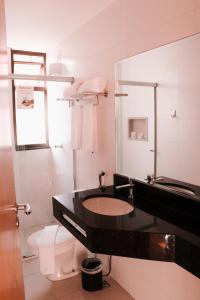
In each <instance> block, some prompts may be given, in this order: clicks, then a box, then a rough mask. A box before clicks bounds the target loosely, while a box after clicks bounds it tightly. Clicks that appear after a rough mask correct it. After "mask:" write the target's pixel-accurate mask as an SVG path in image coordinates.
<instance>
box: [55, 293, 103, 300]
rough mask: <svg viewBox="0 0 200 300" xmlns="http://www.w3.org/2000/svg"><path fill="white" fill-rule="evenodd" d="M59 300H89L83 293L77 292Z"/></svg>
mask: <svg viewBox="0 0 200 300" xmlns="http://www.w3.org/2000/svg"><path fill="white" fill-rule="evenodd" d="M58 300H87V299H86V298H85V296H84V294H83V293H81V292H80V291H76V292H73V293H71V294H69V295H66V296H64V297H61V298H59V299H58ZM105 300H106V299H105Z"/></svg>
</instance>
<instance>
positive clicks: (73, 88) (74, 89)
mask: <svg viewBox="0 0 200 300" xmlns="http://www.w3.org/2000/svg"><path fill="white" fill-rule="evenodd" d="M82 83H83V81H82V80H77V81H75V82H74V83H73V84H72V85H70V86H69V87H67V88H65V89H64V92H63V97H64V98H71V97H76V95H77V94H78V89H79V87H80V85H81V84H82Z"/></svg>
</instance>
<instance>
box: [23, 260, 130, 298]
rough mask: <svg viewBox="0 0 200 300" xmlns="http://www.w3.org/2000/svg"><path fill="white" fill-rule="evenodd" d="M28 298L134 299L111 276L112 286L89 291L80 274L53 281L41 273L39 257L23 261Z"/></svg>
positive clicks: (109, 279)
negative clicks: (83, 285) (85, 287)
mask: <svg viewBox="0 0 200 300" xmlns="http://www.w3.org/2000/svg"><path fill="white" fill-rule="evenodd" d="M23 269H24V285H25V295H26V300H47V299H48V300H134V299H133V298H132V297H131V296H130V295H129V294H128V293H127V292H126V291H125V290H124V289H123V288H122V287H121V286H120V285H118V284H117V283H116V281H114V280H113V279H112V278H111V277H110V278H108V279H106V280H107V281H108V282H109V283H110V285H111V286H110V287H108V288H104V289H103V290H101V291H96V292H87V291H85V290H83V289H82V287H81V280H80V276H74V277H72V278H69V279H66V280H61V281H56V282H52V281H49V280H48V279H46V278H45V277H44V276H42V275H41V274H40V273H39V264H38V260H37V259H33V260H29V261H25V262H23Z"/></svg>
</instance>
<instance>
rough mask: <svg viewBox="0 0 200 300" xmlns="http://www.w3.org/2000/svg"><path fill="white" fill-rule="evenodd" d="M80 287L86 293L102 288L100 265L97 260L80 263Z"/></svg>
mask: <svg viewBox="0 0 200 300" xmlns="http://www.w3.org/2000/svg"><path fill="white" fill-rule="evenodd" d="M81 278H82V287H83V288H84V289H85V290H86V291H97V290H101V289H102V287H103V280H102V263H101V260H100V259H98V258H86V259H84V260H83V261H82V263H81Z"/></svg>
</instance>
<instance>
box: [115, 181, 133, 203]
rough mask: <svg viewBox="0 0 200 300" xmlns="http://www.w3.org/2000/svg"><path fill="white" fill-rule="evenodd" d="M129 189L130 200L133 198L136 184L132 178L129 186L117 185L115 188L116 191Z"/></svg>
mask: <svg viewBox="0 0 200 300" xmlns="http://www.w3.org/2000/svg"><path fill="white" fill-rule="evenodd" d="M127 187H129V198H131V199H132V198H133V187H134V183H133V179H132V178H129V183H127V184H122V185H117V186H115V189H116V190H121V189H124V188H127Z"/></svg>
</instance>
